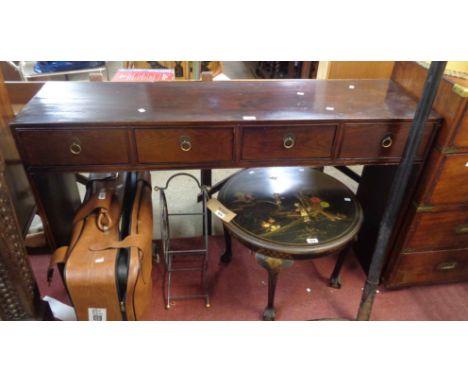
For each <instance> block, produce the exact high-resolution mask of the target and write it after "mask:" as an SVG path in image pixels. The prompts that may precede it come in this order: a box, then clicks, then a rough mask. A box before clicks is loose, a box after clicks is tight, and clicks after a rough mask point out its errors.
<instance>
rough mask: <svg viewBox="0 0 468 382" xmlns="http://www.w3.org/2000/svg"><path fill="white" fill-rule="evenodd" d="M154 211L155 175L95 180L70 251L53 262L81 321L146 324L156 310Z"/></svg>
mask: <svg viewBox="0 0 468 382" xmlns="http://www.w3.org/2000/svg"><path fill="white" fill-rule="evenodd" d="M152 227H153V211H152V202H151V178H150V173H149V172H141V173H136V172H131V173H119V174H118V176H115V175H114V176H112V175H111V176H108V177H105V178H102V174H101V175H100V174H93V175H91V176H90V181H89V183H88V185H87V193H86V197H85V201H84V202H83V205H82V207H81V208H80V210H79V211H78V212H77V214H76V216H75V219H74V225H73V233H72V238H71V241H70V245H69V246H68V247H61V248H58V249H57V250H56V251H55V252H54V254H53V256H52V259H51V263H50V266H49V279H50V277H51V276H52V270H53V267H54V265H55V264H57V265H59V268H60V265H61V264H63V267H62V269H63V272H62V273H63V278H64V281H65V284H66V288H67V290H68V294H69V296H70V299H71V301H72V303H73V305H74V307H75V311H76V315H77V317H78V320H91V321H104V320H141V319H144V314H145V312H146V310H147V308H148V306H149V305H150V304H151V292H152V279H151V270H152V231H153V228H152Z"/></svg>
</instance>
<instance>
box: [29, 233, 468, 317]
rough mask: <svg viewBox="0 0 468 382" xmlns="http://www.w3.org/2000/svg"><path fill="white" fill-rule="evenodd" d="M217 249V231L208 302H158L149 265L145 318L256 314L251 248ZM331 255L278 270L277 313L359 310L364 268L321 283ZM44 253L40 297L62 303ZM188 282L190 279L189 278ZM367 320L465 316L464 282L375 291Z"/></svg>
mask: <svg viewBox="0 0 468 382" xmlns="http://www.w3.org/2000/svg"><path fill="white" fill-rule="evenodd" d="M223 251H224V241H223V239H222V238H221V237H213V238H211V240H210V261H209V275H208V280H209V287H210V291H211V292H210V296H211V307H210V308H205V305H204V301H203V300H202V299H196V300H178V301H176V302H175V303H174V304H173V305H172V306H171V308H170V309H169V310H166V309H165V307H164V299H163V289H162V286H163V266H162V264H161V263H160V264H155V268H154V272H153V280H154V295H153V305H152V309H151V311H150V312H149V313H148V319H150V320H260V319H261V313H262V311H263V308H264V307H265V305H266V299H267V274H266V271H265V270H264V269H263V268H261V267H260V266H259V265H257V263H256V262H255V260H254V256H253V255H252V254H251V252H250V251H249V250H248V249H247V248H245V247H244V246H243V245H241V244H240V243H238V242H236V241H234V242H233V252H234V256H233V259H232V261H231V263H230V264H227V265H226V264H222V263H220V262H219V257H220V255H221V254H222V253H223ZM335 260H336V258H335V256H333V257H325V258H321V259H317V260H310V261H302V262H298V261H296V263H295V264H294V265H293V266H292V267H291V268H289V269H285V270H283V271H282V272H281V273H280V275H279V279H278V286H277V292H276V308H277V314H276V319H277V320H309V319H318V318H345V319H354V318H355V316H356V313H357V310H358V306H359V302H360V298H361V291H362V287H363V286H364V281H365V275H364V272H363V271H362V269H361V268H360V266H359V264H358V262H357V260H356V259H355V258H354V256H352V255H351V256H349V257H348V259H347V260H346V261H345V265H344V266H343V269H342V274H341V279H342V288H341V289H339V290H337V289H332V288H329V287H328V277H329V275H330V274H331V272H332V270H333V266H334V263H335ZM48 261H49V256H45V255H44V256H31V264H32V267H33V270H34V273H35V274H36V277H37V280H38V283H39V289H40V291H41V294H42V295H43V296H45V295H48V296H51V297H54V298H56V299H58V300H60V301H62V302H65V303H69V302H68V298H67V296H66V293H65V290H64V288H63V285H62V282H61V280H60V277H59V276H58V275H57V274H56V277H55V278H54V280H53V282H52V285H51V286H50V287H49V286H48V285H47V282H46V269H47V265H48ZM199 280H200V279H199V275H196V274H188V273H178V274H175V276H174V278H173V283H174V288H175V290H174V291H175V292H179V293H180V292H181V291H182V290H183V289H184V290H185V292H186V291H192V290H195V289H196V286H197V285H198V284H199ZM191 284H193V285H191ZM371 319H372V320H468V283H462V284H453V285H438V286H426V287H413V288H407V289H402V290H397V291H393V290H392V291H391V290H385V289H384V288H381V289H380V291H379V294H378V295H377V297H376V301H375V304H374V309H373V312H372V317H371Z"/></svg>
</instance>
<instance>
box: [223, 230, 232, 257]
mask: <svg viewBox="0 0 468 382" xmlns="http://www.w3.org/2000/svg"><path fill="white" fill-rule="evenodd" d="M223 232H224V243H225V244H226V249H225V251H224V254H223V255H222V256H221V261H222V262H223V263H225V264H229V263H230V262H231V259H232V240H231V234H230V233H229V231H228V230H227V229H226V227H224V226H223Z"/></svg>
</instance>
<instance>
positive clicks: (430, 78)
mask: <svg viewBox="0 0 468 382" xmlns="http://www.w3.org/2000/svg"><path fill="white" fill-rule="evenodd" d="M446 64H447V62H445V61H433V62H432V63H431V66H430V68H429V72H428V74H427V77H426V83H425V84H424V89H423V93H422V96H421V99H420V101H419V103H418V106H417V108H416V112H415V115H414V119H413V123H412V125H411V130H410V132H409V136H408V140H407V142H406V146H405V150H404V152H403V156H402V158H401V162H400V165H399V166H398V170H397V172H396V174H395V179H394V180H393V184H392V188H391V189H390V194H389V197H388V202H387V207H386V209H385V212H384V215H383V217H382V221H381V222H380V228H379V234H378V237H377V244H376V246H375V249H374V253H373V255H372V262H371V264H370V268H369V274H368V276H367V280H366V283H365V285H364V290H363V292H362V297H361V304H360V305H359V312H358V315H357V319H358V320H369V318H370V315H371V311H372V305H373V303H374V297H375V293H376V291H377V287H378V285H379V281H380V275H381V273H382V268H383V265H384V260H385V255H386V253H387V248H388V244H389V239H390V235H391V233H392V231H393V227H394V225H395V221H396V219H397V217H398V213H399V211H400V207H401V202H402V200H403V196H404V194H405V191H406V188H407V186H408V181H409V177H410V174H411V170H412V167H413V161H414V157H415V155H416V152H417V150H418V147H419V143H420V142H421V137H422V133H423V131H424V127H425V125H426V121H427V118H428V116H429V113H430V112H431V108H432V103H433V102H434V98H435V96H436V93H437V90H438V88H439V83H440V80H441V78H442V75H443V73H444V69H445V65H446Z"/></svg>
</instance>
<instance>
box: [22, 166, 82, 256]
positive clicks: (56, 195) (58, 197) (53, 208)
mask: <svg viewBox="0 0 468 382" xmlns="http://www.w3.org/2000/svg"><path fill="white" fill-rule="evenodd" d="M28 175H29V179H30V183H31V189H32V190H33V193H34V195H35V197H36V203H37V206H38V212H39V214H40V216H41V218H42V222H43V224H44V231H45V234H46V237H47V240H48V243H49V245H50V247H52V249H53V248H56V247H60V246H61V245H67V244H68V242H69V240H70V236H71V232H72V221H73V217H74V215H75V212H76V211H77V210H78V208H79V207H80V205H81V200H80V195H79V193H78V186H77V184H76V178H75V174H73V173H29V174H28Z"/></svg>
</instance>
